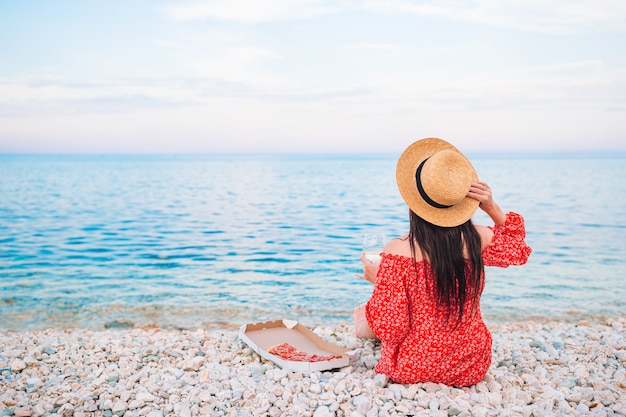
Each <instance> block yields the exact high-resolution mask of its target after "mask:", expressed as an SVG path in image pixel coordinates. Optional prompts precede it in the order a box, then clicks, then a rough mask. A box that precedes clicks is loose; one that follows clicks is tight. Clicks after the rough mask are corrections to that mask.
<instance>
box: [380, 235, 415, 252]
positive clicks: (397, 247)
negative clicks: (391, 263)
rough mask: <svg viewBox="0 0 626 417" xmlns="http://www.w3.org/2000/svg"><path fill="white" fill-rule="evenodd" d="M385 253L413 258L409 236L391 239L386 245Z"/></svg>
mask: <svg viewBox="0 0 626 417" xmlns="http://www.w3.org/2000/svg"><path fill="white" fill-rule="evenodd" d="M385 253H389V254H391V255H401V256H406V257H410V256H411V245H409V239H408V236H406V235H405V236H402V237H399V238H395V239H391V240H390V241H389V242H387V244H386V245H385Z"/></svg>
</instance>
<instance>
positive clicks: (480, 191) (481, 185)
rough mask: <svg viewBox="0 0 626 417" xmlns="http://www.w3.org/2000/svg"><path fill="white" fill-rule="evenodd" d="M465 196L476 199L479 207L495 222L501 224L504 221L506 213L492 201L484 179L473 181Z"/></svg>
mask: <svg viewBox="0 0 626 417" xmlns="http://www.w3.org/2000/svg"><path fill="white" fill-rule="evenodd" d="M467 196H468V197H470V198H473V199H475V200H478V201H479V202H480V204H479V207H480V208H481V210H483V211H484V212H485V213H487V214H488V215H489V217H491V219H492V220H493V221H494V223H495V224H498V225H499V224H503V223H504V222H505V221H506V215H505V214H504V212H503V211H502V210H501V209H500V206H498V205H497V204H496V202H495V201H493V194H492V193H491V187H489V184H487V183H486V182H484V181H477V182H473V183H472V185H471V186H470V190H469V192H468V193H467Z"/></svg>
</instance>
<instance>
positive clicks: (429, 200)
mask: <svg viewBox="0 0 626 417" xmlns="http://www.w3.org/2000/svg"><path fill="white" fill-rule="evenodd" d="M429 158H430V157H429ZM426 161H428V158H426V159H424V160H423V161H422V163H421V164H419V166H418V167H417V170H416V171H415V183H416V184H417V190H418V191H419V192H420V195H421V196H422V198H423V199H424V201H425V202H427V203H428V204H429V205H431V206H433V207H435V208H439V209H446V208H450V207H452V206H446V205H444V204H439V203H437V202H436V201H435V200H433V199H432V198H430V197H429V196H428V194H426V191H425V190H424V187H423V186H422V167H423V166H424V163H425V162H426Z"/></svg>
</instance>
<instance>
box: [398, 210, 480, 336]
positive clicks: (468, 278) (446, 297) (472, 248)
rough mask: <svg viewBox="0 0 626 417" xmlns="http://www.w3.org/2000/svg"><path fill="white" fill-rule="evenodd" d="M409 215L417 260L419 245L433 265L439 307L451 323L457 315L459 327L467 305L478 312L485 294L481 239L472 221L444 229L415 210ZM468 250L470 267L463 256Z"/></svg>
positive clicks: (412, 250)
mask: <svg viewBox="0 0 626 417" xmlns="http://www.w3.org/2000/svg"><path fill="white" fill-rule="evenodd" d="M409 212H410V215H409V218H410V231H409V244H410V245H411V253H412V254H413V259H415V255H416V244H417V245H419V247H420V249H421V250H422V253H423V255H424V256H425V257H426V258H427V259H426V260H427V261H429V263H430V273H432V274H433V280H432V282H434V283H435V295H436V298H437V302H438V306H439V307H444V308H445V310H446V312H447V318H448V319H449V318H450V316H451V313H453V312H455V313H457V314H456V316H457V325H458V324H459V323H460V322H461V319H462V318H463V314H464V313H465V304H466V302H467V301H471V302H470V306H471V309H472V310H473V309H474V308H476V307H477V306H478V300H479V298H480V293H481V290H482V285H483V281H482V276H483V269H484V266H483V260H482V256H481V241H480V235H479V234H478V232H477V231H476V229H475V228H474V225H473V224H472V221H471V219H470V220H468V221H467V222H465V223H463V224H462V225H460V226H456V227H440V226H436V225H434V224H431V223H429V222H427V221H426V220H424V219H422V218H421V217H419V216H418V215H416V214H415V213H413V211H412V210H409ZM464 246H465V247H466V248H467V252H468V253H469V259H468V260H469V265H468V263H467V262H466V259H465V257H464V256H463V247H464ZM468 268H469V271H467V269H468ZM426 271H428V268H426ZM466 272H468V273H466ZM468 298H469V300H468Z"/></svg>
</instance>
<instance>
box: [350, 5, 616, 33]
mask: <svg viewBox="0 0 626 417" xmlns="http://www.w3.org/2000/svg"><path fill="white" fill-rule="evenodd" d="M362 7H363V8H365V9H367V10H370V11H373V12H377V13H410V14H415V15H422V16H436V17H440V18H444V19H450V20H457V21H466V22H474V23H480V24H484V25H487V26H492V27H508V28H513V29H517V30H524V31H531V32H543V33H579V32H583V31H587V30H598V31H603V30H605V29H609V30H610V29H617V30H626V3H625V2H623V1H622V0H526V1H519V0H477V1H472V2H468V1H463V0H432V1H410V0H365V1H364V2H363V3H362Z"/></svg>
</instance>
